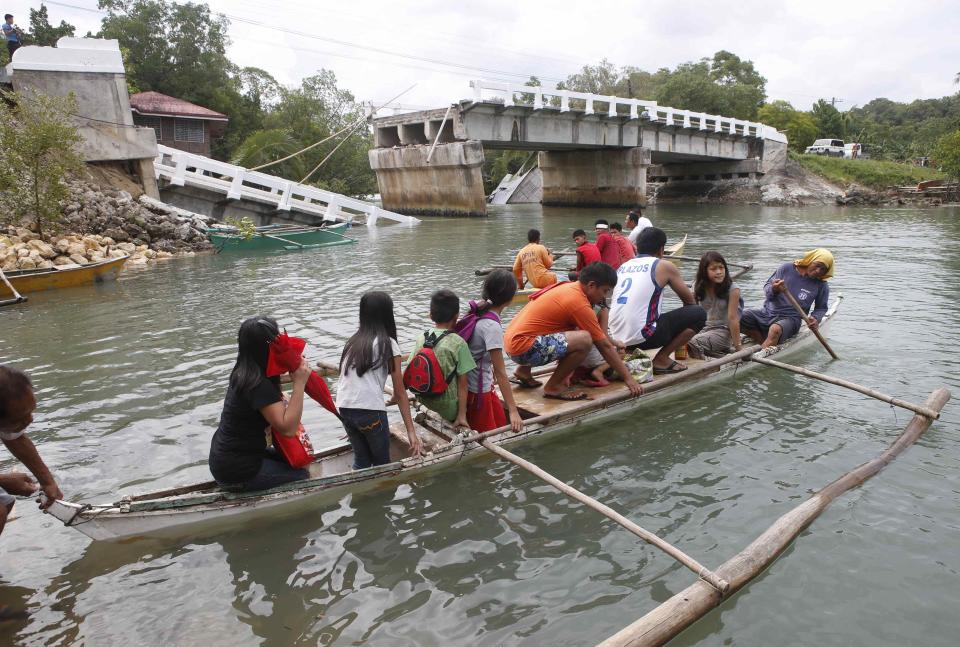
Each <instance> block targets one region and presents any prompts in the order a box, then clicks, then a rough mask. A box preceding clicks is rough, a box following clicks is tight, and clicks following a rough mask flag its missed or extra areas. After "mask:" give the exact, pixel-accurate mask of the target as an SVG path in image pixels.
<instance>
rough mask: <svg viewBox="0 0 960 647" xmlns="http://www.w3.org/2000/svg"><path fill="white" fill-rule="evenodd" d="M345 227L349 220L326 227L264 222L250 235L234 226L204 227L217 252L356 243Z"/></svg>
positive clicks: (312, 247) (303, 247) (272, 249)
mask: <svg viewBox="0 0 960 647" xmlns="http://www.w3.org/2000/svg"><path fill="white" fill-rule="evenodd" d="M347 227H349V223H346V222H341V223H338V224H336V225H330V226H328V227H301V226H296V225H267V226H265V227H257V228H256V230H255V231H254V233H253V235H250V236H244V235H242V234H240V233H239V232H238V231H237V230H236V228H233V227H214V228H211V229H209V230H207V235H208V236H209V237H210V242H211V243H213V246H214V247H216V248H217V251H218V252H228V251H231V252H253V251H278V250H289V249H314V248H316V247H331V246H333V245H350V244H352V243H356V242H357V241H356V240H355V239H353V238H350V237H348V236H344V235H343V232H344V231H345V230H346V229H347Z"/></svg>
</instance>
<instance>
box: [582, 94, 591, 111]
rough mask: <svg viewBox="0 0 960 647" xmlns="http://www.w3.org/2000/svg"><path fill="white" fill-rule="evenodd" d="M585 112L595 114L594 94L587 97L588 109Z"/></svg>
mask: <svg viewBox="0 0 960 647" xmlns="http://www.w3.org/2000/svg"><path fill="white" fill-rule="evenodd" d="M584 114H588V115H592V114H593V95H592V94H591V95H590V96H589V97H588V98H587V109H586V111H585V113H584Z"/></svg>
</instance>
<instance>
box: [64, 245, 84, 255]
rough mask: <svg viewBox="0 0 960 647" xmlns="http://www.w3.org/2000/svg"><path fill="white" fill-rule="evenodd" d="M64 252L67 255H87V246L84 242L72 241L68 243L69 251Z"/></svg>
mask: <svg viewBox="0 0 960 647" xmlns="http://www.w3.org/2000/svg"><path fill="white" fill-rule="evenodd" d="M64 253H65V254H66V255H67V256H85V255H86V253H87V246H86V245H84V244H83V243H70V244H69V245H67V251H66V252H64Z"/></svg>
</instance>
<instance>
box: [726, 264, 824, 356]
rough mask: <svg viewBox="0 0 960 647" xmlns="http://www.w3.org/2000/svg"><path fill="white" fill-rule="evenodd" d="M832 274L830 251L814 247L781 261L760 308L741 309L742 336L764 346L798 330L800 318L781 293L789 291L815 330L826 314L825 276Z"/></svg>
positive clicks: (766, 289) (772, 276)
mask: <svg viewBox="0 0 960 647" xmlns="http://www.w3.org/2000/svg"><path fill="white" fill-rule="evenodd" d="M832 276H833V254H831V253H830V251H829V250H826V249H823V248H818V249H814V250H811V251H809V252H807V253H806V254H805V255H804V257H803V258H800V259H797V260H795V261H794V262H792V263H784V264H783V265H781V266H780V267H778V268H777V271H776V272H774V273H773V274H772V275H771V276H770V278H769V279H767V282H766V284H765V285H764V286H763V293H764V295H766V300H764V302H763V307H761V308H750V309H747V310H744V311H743V315H742V316H741V317H740V329H741V330H742V331H743V333H744V334H745V335H747V336H748V337H750V339H752V340H753V341H755V342H756V343H758V344H760V345H761V346H763V347H764V348H769V347H770V346H776V345H777V344H781V343H783V342H785V341H787V340H788V339H790V338H791V337H793V336H794V335H796V334H797V331H799V330H800V326H802V325H803V319H802V318H801V317H800V315H799V313H797V311H796V309H794V307H793V306H792V305H791V304H790V301H789V299H787V297H786V295H785V294H784V292H785V291H787V290H789V291H790V294H792V295H793V296H794V298H795V299H796V300H797V302H798V303H799V304H800V307H801V308H803V311H804V312H808V313H809V312H810V307H811V306H813V313H812V314H809V315H807V317H806V319H807V323H808V324H809V325H810V328H811V330H816V329H817V328H818V327H819V325H820V320H821V319H823V315H825V314H826V313H827V302H828V301H829V299H830V286H829V285H828V284H827V279H829V278H830V277H832Z"/></svg>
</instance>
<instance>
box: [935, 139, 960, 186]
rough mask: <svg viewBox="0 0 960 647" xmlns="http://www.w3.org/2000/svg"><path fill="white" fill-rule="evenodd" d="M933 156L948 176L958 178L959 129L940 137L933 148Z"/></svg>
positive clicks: (959, 170)
mask: <svg viewBox="0 0 960 647" xmlns="http://www.w3.org/2000/svg"><path fill="white" fill-rule="evenodd" d="M934 158H935V159H936V161H937V164H938V165H939V166H940V168H941V169H942V170H943V172H944V173H945V174H946V175H947V176H948V177H951V178H953V179H954V180H960V130H955V131H953V132H952V133H950V134H948V135H944V136H943V137H941V138H940V141H938V142H937V147H936V149H935V150H934Z"/></svg>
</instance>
